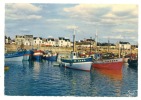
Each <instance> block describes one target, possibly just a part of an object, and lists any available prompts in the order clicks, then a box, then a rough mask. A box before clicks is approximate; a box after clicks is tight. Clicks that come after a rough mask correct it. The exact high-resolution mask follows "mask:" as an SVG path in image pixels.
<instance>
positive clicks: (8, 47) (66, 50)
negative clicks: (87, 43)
mask: <svg viewBox="0 0 141 100" xmlns="http://www.w3.org/2000/svg"><path fill="white" fill-rule="evenodd" d="M17 48H20V45H15V44H5V50H6V51H7V52H13V51H17ZM23 48H24V49H26V50H29V49H32V48H33V49H39V50H43V51H45V50H52V51H53V52H57V53H69V52H71V51H72V50H73V48H72V47H45V46H37V45H34V46H24V47H23ZM76 51H78V52H85V53H86V52H89V51H90V49H89V48H83V49H81V50H78V49H77V47H76ZM91 51H92V52H95V50H94V49H92V50H91ZM131 51H132V53H138V49H132V50H131ZM131 51H130V50H124V52H126V53H130V52H131ZM98 52H100V53H104V52H108V50H107V49H103V50H98ZM109 52H112V53H117V54H118V52H119V51H118V49H116V48H115V49H110V50H109Z"/></svg>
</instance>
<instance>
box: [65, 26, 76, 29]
mask: <svg viewBox="0 0 141 100" xmlns="http://www.w3.org/2000/svg"><path fill="white" fill-rule="evenodd" d="M66 28H67V29H78V26H76V25H69V26H66Z"/></svg>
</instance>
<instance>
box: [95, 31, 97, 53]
mask: <svg viewBox="0 0 141 100" xmlns="http://www.w3.org/2000/svg"><path fill="white" fill-rule="evenodd" d="M95 44H96V52H97V29H96V35H95Z"/></svg>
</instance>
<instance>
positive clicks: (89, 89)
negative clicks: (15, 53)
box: [4, 61, 138, 97]
mask: <svg viewBox="0 0 141 100" xmlns="http://www.w3.org/2000/svg"><path fill="white" fill-rule="evenodd" d="M5 66H8V69H7V70H5V78H4V82H5V86H4V88H5V90H4V92H5V95H8V96H89V97H105V96H106V97H136V96H138V95H137V94H138V71H137V69H135V68H132V67H128V64H127V63H125V64H124V65H123V67H122V70H120V71H113V70H98V69H92V70H91V71H90V72H86V71H80V70H74V69H68V68H64V67H59V66H57V64H56V62H50V61H42V62H36V61H31V62H30V61H23V62H20V61H15V62H10V61H7V62H5Z"/></svg>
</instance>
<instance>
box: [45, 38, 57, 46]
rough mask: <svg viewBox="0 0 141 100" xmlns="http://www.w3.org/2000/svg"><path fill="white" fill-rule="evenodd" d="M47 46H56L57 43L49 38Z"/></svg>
mask: <svg viewBox="0 0 141 100" xmlns="http://www.w3.org/2000/svg"><path fill="white" fill-rule="evenodd" d="M47 45H48V46H56V42H55V39H54V38H48V39H47Z"/></svg>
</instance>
